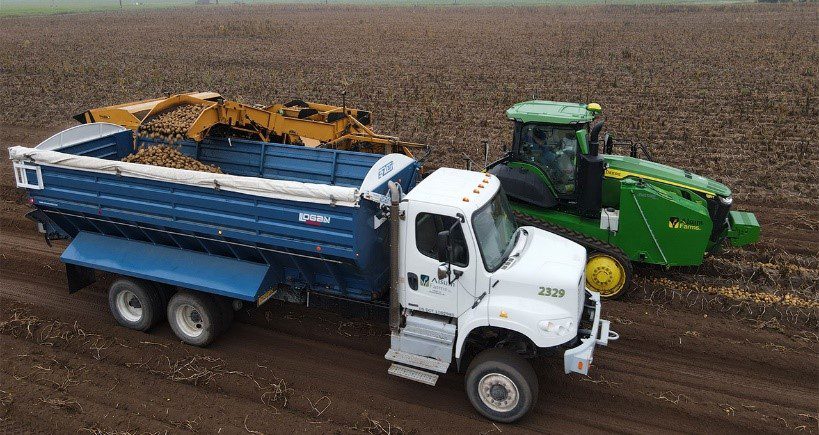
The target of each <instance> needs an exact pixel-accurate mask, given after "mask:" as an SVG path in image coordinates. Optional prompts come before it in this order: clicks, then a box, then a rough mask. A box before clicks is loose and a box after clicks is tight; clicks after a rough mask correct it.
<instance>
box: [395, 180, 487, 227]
mask: <svg viewBox="0 0 819 435" xmlns="http://www.w3.org/2000/svg"><path fill="white" fill-rule="evenodd" d="M485 180H486V181H485ZM480 186H483V187H480ZM499 188H500V180H499V179H498V177H495V176H494V175H491V174H487V173H483V172H475V171H467V170H464V169H454V168H440V169H437V170H435V172H433V173H432V174H429V175H427V176H426V177H424V179H423V181H421V182H420V183H419V184H418V185H417V186H415V187H414V188H413V189H412V190H410V192H409V193H408V194H407V196H406V198H407V199H408V200H412V201H421V202H428V203H433V204H443V205H450V206H453V207H457V208H460V209H461V210H462V211H463V212H464V213H465V214H466V217H467V218H468V217H469V216H470V215H471V214H472V213H473V212H475V210H477V209H478V208H480V207H481V206H483V205H484V204H486V203H487V201H489V200H490V199H492V197H493V196H495V193H497V191H498V189H499ZM476 191H477V193H476Z"/></svg>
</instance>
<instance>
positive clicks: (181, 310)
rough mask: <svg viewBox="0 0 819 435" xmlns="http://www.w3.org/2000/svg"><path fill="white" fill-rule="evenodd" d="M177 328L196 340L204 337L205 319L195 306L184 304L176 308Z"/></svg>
mask: <svg viewBox="0 0 819 435" xmlns="http://www.w3.org/2000/svg"><path fill="white" fill-rule="evenodd" d="M174 317H175V318H176V326H178V327H179V330H180V331H182V333H183V334H185V335H186V336H188V337H191V338H195V337H198V336H200V335H202V331H203V330H204V327H205V319H204V318H202V315H201V314H199V311H198V310H197V309H196V307H194V306H193V305H188V304H182V305H180V306H178V307H176V315H175V316H174Z"/></svg>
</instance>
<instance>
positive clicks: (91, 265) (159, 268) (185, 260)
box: [60, 232, 279, 302]
mask: <svg viewBox="0 0 819 435" xmlns="http://www.w3.org/2000/svg"><path fill="white" fill-rule="evenodd" d="M60 260H62V262H63V263H66V265H67V266H66V267H67V268H70V269H72V270H74V271H75V272H76V275H77V281H76V283H77V285H78V286H79V285H82V284H83V282H84V281H83V279H82V276H80V275H83V272H82V270H83V269H79V268H77V267H81V268H87V269H97V270H102V271H106V272H112V273H118V274H121V275H126V276H131V277H135V278H141V279H145V280H149V281H156V282H161V283H165V284H169V285H174V286H180V287H184V288H188V289H192V290H199V291H203V292H207V293H215V294H218V295H222V296H226V297H229V298H234V299H241V300H244V301H251V302H255V300H256V298H257V297H258V295H259V294H261V293H263V292H264V291H266V290H268V288H269V287H271V286H273V285H275V284H276V283H278V282H279V274H278V271H277V270H276V269H277V268H276V267H274V266H269V265H266V264H259V263H251V262H248V261H241V260H236V259H232V258H225V257H218V256H214V255H208V254H204V253H201V252H195V251H187V250H180V249H178V248H171V247H166V246H158V245H154V244H151V243H146V242H139V241H134V240H127V239H122V238H119V237H112V236H104V235H101V234H96V233H88V232H80V233H79V234H78V235H77V237H75V238H74V240H73V241H72V242H71V244H70V245H68V248H66V250H65V252H63V255H62V256H60ZM71 266H74V267H71ZM69 275H71V273H70V272H69ZM80 288H81V287H80Z"/></svg>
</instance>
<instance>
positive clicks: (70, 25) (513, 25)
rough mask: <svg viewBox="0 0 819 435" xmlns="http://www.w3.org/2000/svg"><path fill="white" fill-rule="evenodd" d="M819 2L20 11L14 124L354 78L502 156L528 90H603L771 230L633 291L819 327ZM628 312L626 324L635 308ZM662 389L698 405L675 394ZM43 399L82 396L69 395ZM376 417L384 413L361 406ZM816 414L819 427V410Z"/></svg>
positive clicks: (652, 303) (457, 153) (365, 90)
mask: <svg viewBox="0 0 819 435" xmlns="http://www.w3.org/2000/svg"><path fill="white" fill-rule="evenodd" d="M225 11H228V12H229V13H225ZM817 17H819V7H818V6H817V5H815V4H813V5H811V4H808V5H767V6H766V5H736V6H718V7H690V6H662V7H660V6H657V7H655V6H644V7H612V6H609V7H602V6H601V7H577V8H572V7H566V8H474V9H472V8H457V7H448V8H415V7H413V8H388V9H380V8H369V7H334V8H327V7H321V6H310V7H306V6H305V7H294V6H275V7H274V6H266V7H231V8H229V9H225V8H219V9H215V8H206V9H189V8H186V9H180V10H165V11H145V12H134V13H125V14H119V13H103V14H94V15H67V16H51V17H34V18H25V19H2V20H0V24H2V26H0V46H2V47H3V49H2V50H0V66H2V67H0V82H2V83H3V86H1V87H0V96H2V97H3V101H4V104H3V105H2V106H0V140H2V143H3V146H8V145H9V144H10V143H9V140H18V142H17V143H19V144H25V145H33V144H35V143H36V141H37V140H41V139H42V138H44V137H46V136H47V135H46V134H45V133H46V132H49V131H56V130H59V128H61V127H64V126H68V125H72V122H71V121H70V119H69V116H70V115H73V114H75V113H79V112H81V111H83V110H85V109H88V108H90V107H96V106H100V105H108V104H114V103H119V102H124V101H131V100H135V99H141V98H152V97H156V96H159V95H161V94H162V92H163V91H168V90H170V91H172V92H181V91H191V90H215V91H218V92H221V93H222V94H223V95H225V96H226V97H227V98H231V99H237V100H240V101H244V102H248V103H266V104H269V103H273V102H284V101H288V100H290V99H292V98H295V97H298V98H303V99H306V100H313V101H320V102H330V103H336V104H340V103H341V95H340V93H341V91H342V90H346V91H347V92H348V96H347V103H348V104H349V105H351V106H354V107H358V108H362V109H369V110H372V111H373V112H374V120H375V128H376V130H377V131H380V132H384V133H389V134H397V135H399V136H401V137H402V138H403V139H406V140H412V141H418V142H427V143H431V144H432V145H433V146H434V153H433V156H432V157H431V160H430V162H431V163H433V164H436V165H441V164H447V165H453V166H461V165H463V155H464V154H466V155H467V156H469V157H471V158H472V159H473V160H475V161H476V162H477V164H478V165H480V164H482V163H483V161H482V157H481V156H480V155H481V148H482V145H481V140H482V139H487V140H488V141H489V143H490V146H491V154H492V157H493V158H496V157H499V156H500V155H501V153H502V151H501V150H502V146H503V144H504V143H507V144H508V143H509V141H510V139H511V131H510V126H509V123H508V121H506V120H505V118H504V114H503V111H504V110H505V109H506V108H507V107H508V106H509V105H511V104H513V103H514V102H517V101H521V100H525V99H529V98H531V97H532V96H533V95H535V96H536V97H538V98H544V99H554V100H565V101H597V102H599V103H601V104H602V105H603V108H604V113H605V115H606V121H607V126H608V130H609V131H610V132H612V133H615V134H616V135H617V137H622V138H626V137H631V138H635V139H637V140H639V141H642V142H646V143H650V144H651V145H652V147H651V149H652V151H653V153H654V155H655V156H656V158H657V159H658V160H660V161H661V162H665V163H668V164H671V165H674V166H679V167H683V168H686V169H689V170H691V171H694V172H697V173H700V174H702V175H705V176H709V177H713V178H715V179H717V180H719V181H722V182H724V183H725V184H727V185H728V186H729V187H731V188H732V190H733V191H734V194H735V204H736V207H737V208H746V209H751V210H752V211H754V212H755V213H756V214H757V216H758V218H759V219H760V221H761V224H762V228H763V229H762V231H763V233H762V240H761V241H760V243H758V244H757V245H755V246H752V247H749V248H746V249H729V250H727V252H724V253H722V254H720V255H719V256H714V257H709V258H707V259H706V262H705V263H704V265H703V266H702V267H699V268H688V269H682V270H679V269H674V270H671V271H667V270H663V269H655V268H639V269H638V270H637V274H638V282H637V289H636V291H635V292H634V294H633V296H631V297H629V300H628V303H629V304H639V305H638V306H636V307H634V308H635V309H637V310H638V311H641V310H640V309H639V308H638V307H639V306H642V305H645V309H646V312H656V313H664V312H668V310H674V309H678V308H681V309H683V310H684V311H692V310H693V311H694V312H697V313H702V314H709V315H710V314H712V313H715V312H726V313H729V314H730V315H732V316H737V317H741V318H746V319H752V320H753V321H754V322H756V323H753V324H754V325H755V327H758V328H760V330H765V331H779V330H782V329H783V328H784V329H785V330H787V329H788V328H791V327H795V328H797V329H798V330H801V329H807V330H808V331H811V330H813V331H815V328H816V318H817V308H816V304H817V301H819V296H817V284H816V283H817V281H819V260H817V255H816V253H817V252H819V235H817V230H818V229H819V218H817V212H819V205H817V201H816V199H817V196H819V175H817V173H816V171H815V170H814V168H815V167H816V166H817V163H819V156H818V155H817V151H816V138H817V137H819V135H818V134H817V133H819V127H817V123H816V119H817V116H819V111H818V110H817V107H816V98H817V93H818V92H817V91H818V90H819V78H817V74H818V73H819V71H817V67H816V65H819V42H818V41H817V39H818V38H817V29H818V28H819V26H817V24H818V23H819V18H817ZM180 23H184V24H185V25H184V26H182V25H180ZM110 28H117V29H118V30H117V32H110V31H109V29H110ZM294 29H295V30H294ZM163 134H166V133H163ZM167 134H168V135H170V134H177V132H176V131H173V132H169V133H167ZM624 151H625V150H624ZM0 178H1V179H0V187H2V198H3V199H4V200H5V201H6V202H4V210H3V213H4V220H5V223H4V225H3V230H4V232H5V234H17V233H18V231H17V230H14V231H12V232H9V231H7V230H9V228H10V226H15V227H16V226H19V225H20V223H19V222H20V221H19V220H18V219H17V218H16V217H15V218H11V217H10V216H12V215H14V216H17V215H18V214H20V213H21V207H20V206H19V205H18V204H19V203H20V202H21V198H20V195H19V193H18V192H16V191H14V189H13V186H12V176H11V171H10V165H9V164H8V162H7V161H4V162H3V163H2V166H0ZM6 216H9V217H10V218H9V219H6ZM14 237H17V236H14ZM35 258H40V257H35ZM613 307H615V308H616V307H619V305H613ZM629 310H631V308H629ZM6 314H8V315H10V314H9V313H6ZM712 317H713V316H712ZM7 318H8V317H7ZM621 320H624V323H620V324H618V327H619V328H621V329H626V328H628V327H629V326H628V325H630V323H628V322H632V320H629V319H621ZM695 332H696V331H692V334H691V337H695V334H694V333H695ZM796 336H799V337H803V339H804V341H805V342H807V343H814V344H815V343H816V341H817V337H816V335H815V334H813V335H811V334H802V335H798V334H797V335H794V337H796ZM697 339H699V338H697ZM811 346H813V344H811ZM610 355H611V356H613V355H614V352H611V353H610V354H607V355H606V356H610ZM811 355H813V356H814V357H815V353H811ZM601 361H602V360H601ZM170 363H171V362H170V361H169V362H168V364H167V365H168V366H169V367H172V365H171V364H170ZM163 367H164V366H163ZM165 368H168V367H165ZM163 369H164V368H163ZM156 370H159V369H158V368H156ZM814 374H815V373H814ZM601 382H602V381H601ZM0 390H2V389H0ZM316 393H318V391H317V392H316ZM3 394H4V393H2V392H0V399H2V400H0V405H2V403H3V401H5V400H6V398H5V396H3ZM647 394H649V392H647ZM676 394H679V393H676ZM320 397H321V396H320V395H316V397H314V398H313V400H318V399H319V398H320ZM648 397H650V398H651V399H652V400H654V399H656V400H668V401H669V402H671V401H674V400H676V401H677V402H680V403H682V402H685V399H684V398H683V399H681V398H680V396H678V395H674V394H664V392H662V391H657V392H651V393H650V396H648ZM662 397H665V399H662ZM43 400H46V401H50V402H42V404H43V406H47V407H52V408H53V407H62V409H65V410H67V411H68V412H76V411H77V409H75V408H76V405H74V404H73V403H72V402H70V400H69V399H68V398H65V397H50V396H49V397H45V396H44V397H43ZM60 400H62V401H60ZM80 402H82V401H80ZM675 405H676V403H675ZM734 405H736V404H734ZM84 406H88V405H84ZM322 406H323V405H322ZM740 406H741V405H740ZM726 409H728V408H726ZM722 411H724V412H726V413H730V412H740V413H741V412H746V411H748V409H741V408H737V410H734V411H731V410H730V409H728V410H721V411H719V412H722ZM306 412H308V413H309V412H312V411H310V410H309V407H308V408H307V411H306ZM748 412H749V411H748ZM794 418H795V420H798V419H799V418H801V417H798V418H797V417H794ZM359 420H360V421H364V422H368V420H367V419H361V418H354V419H353V420H351V421H359ZM377 421H380V422H381V423H382V424H383V423H384V420H383V419H381V418H380V417H379V419H377ZM240 423H241V422H237V423H236V425H237V426H238V427H239V428H242V426H241V424H240ZM187 424H190V425H196V423H192V422H188V423H187ZM248 424H249V425H250V426H248V427H247V428H248V429H251V430H252V429H253V420H252V419H251V420H250V422H248ZM367 424H369V423H367ZM789 424H790V425H791V426H789V427H791V428H793V427H797V426H798V424H797V423H791V422H789ZM811 424H812V425H813V426H810V425H811ZM137 426H144V425H142V424H137ZM808 426H809V427H812V429H813V430H814V431H815V430H816V424H815V419H814V420H810V419H809V420H808ZM373 427H374V426H373Z"/></svg>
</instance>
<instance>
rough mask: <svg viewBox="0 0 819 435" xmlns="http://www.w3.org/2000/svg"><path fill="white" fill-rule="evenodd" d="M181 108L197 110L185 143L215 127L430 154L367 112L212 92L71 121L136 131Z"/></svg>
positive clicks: (271, 137) (326, 144)
mask: <svg viewBox="0 0 819 435" xmlns="http://www.w3.org/2000/svg"><path fill="white" fill-rule="evenodd" d="M203 97H204V98H203ZM181 106H199V107H201V112H200V113H199V114H198V116H197V117H196V119H195V121H193V122H192V123H191V124H190V125H189V126H187V128H186V129H185V131H184V135H185V136H187V138H189V139H193V140H195V141H201V140H203V139H204V138H205V137H207V136H208V134H210V133H211V130H212V129H213V128H214V127H217V126H221V127H227V129H229V130H232V131H233V133H228V134H234V133H238V134H241V135H245V136H251V137H254V138H258V139H260V140H263V141H266V142H271V141H276V142H282V143H287V144H302V145H305V146H309V147H323V148H334V149H344V150H356V151H365V152H373V153H382V154H389V153H393V152H399V153H402V154H405V155H407V156H410V157H413V155H414V153H416V152H418V151H419V150H428V149H429V146H428V145H424V144H419V143H414V142H405V141H401V140H399V139H398V138H397V137H395V136H388V135H383V134H378V133H376V132H374V131H373V130H372V129H371V128H370V127H368V124H370V122H371V119H370V112H368V111H365V110H359V109H352V108H348V107H338V106H332V105H328V104H321V103H312V102H306V101H302V100H294V101H291V102H289V103H286V104H274V105H271V106H255V105H248V104H244V103H239V102H236V101H226V100H224V99H222V98H221V96H220V95H219V94H216V93H199V94H196V93H190V94H179V95H174V96H171V97H168V98H164V99H156V100H146V101H141V102H136V103H127V104H122V105H118V106H110V107H104V108H100V109H92V110H89V111H88V112H86V113H84V114H82V115H78V116H77V117H75V118H76V119H77V120H79V121H80V122H95V121H105V122H111V123H114V124H119V125H122V126H123V127H126V128H130V129H134V130H136V129H139V128H140V126H142V125H143V124H144V123H145V122H147V121H148V120H150V119H152V118H153V117H156V116H158V115H160V114H162V113H165V112H167V111H170V110H172V109H174V108H176V107H181ZM222 134H224V130H222Z"/></svg>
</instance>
